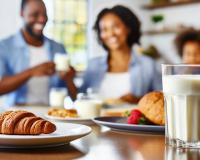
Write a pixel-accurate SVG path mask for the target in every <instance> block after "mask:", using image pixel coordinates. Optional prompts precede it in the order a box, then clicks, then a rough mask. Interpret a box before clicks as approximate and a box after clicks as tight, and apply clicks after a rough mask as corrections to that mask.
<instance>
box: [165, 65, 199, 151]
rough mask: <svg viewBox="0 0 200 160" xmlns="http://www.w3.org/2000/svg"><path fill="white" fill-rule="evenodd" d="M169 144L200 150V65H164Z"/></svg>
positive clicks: (167, 142) (167, 140) (167, 137)
mask: <svg viewBox="0 0 200 160" xmlns="http://www.w3.org/2000/svg"><path fill="white" fill-rule="evenodd" d="M162 82H163V92H164V97H165V113H166V115H165V116H166V131H165V135H166V144H168V145H171V146H174V147H179V148H200V65H162Z"/></svg>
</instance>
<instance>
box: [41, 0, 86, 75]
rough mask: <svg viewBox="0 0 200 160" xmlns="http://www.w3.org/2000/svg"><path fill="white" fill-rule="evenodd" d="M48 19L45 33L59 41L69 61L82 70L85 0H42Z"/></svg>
mask: <svg viewBox="0 0 200 160" xmlns="http://www.w3.org/2000/svg"><path fill="white" fill-rule="evenodd" d="M44 2H45V3H46V7H47V12H48V16H49V20H48V23H47V26H46V28H45V34H46V35H47V36H48V37H50V38H53V39H55V40H56V41H58V42H61V43H63V44H64V45H65V48H66V50H67V52H68V53H69V56H70V63H71V65H72V66H74V67H75V68H76V70H78V71H83V70H84V69H85V67H86V62H87V45H86V41H87V36H86V34H87V33H86V31H87V0H44Z"/></svg>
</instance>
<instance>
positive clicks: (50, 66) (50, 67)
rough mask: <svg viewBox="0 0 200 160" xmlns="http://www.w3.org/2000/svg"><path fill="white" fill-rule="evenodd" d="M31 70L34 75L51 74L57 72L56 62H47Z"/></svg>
mask: <svg viewBox="0 0 200 160" xmlns="http://www.w3.org/2000/svg"><path fill="white" fill-rule="evenodd" d="M29 72H30V74H31V76H32V77H40V76H51V75H53V74H54V73H55V64H54V63H53V62H45V63H42V64H40V65H37V66H35V67H33V68H31V69H29Z"/></svg>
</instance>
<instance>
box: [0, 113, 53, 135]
mask: <svg viewBox="0 0 200 160" xmlns="http://www.w3.org/2000/svg"><path fill="white" fill-rule="evenodd" d="M55 130H56V126H55V125H54V124H53V123H51V122H49V121H46V120H44V119H42V118H40V117H36V116H35V115H34V114H33V113H31V112H27V111H7V112H4V113H2V114H0V133H1V134H9V135H13V134H17V135H38V134H42V133H44V134H49V133H52V132H54V131H55Z"/></svg>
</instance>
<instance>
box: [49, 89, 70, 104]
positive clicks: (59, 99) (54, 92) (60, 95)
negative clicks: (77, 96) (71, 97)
mask: <svg viewBox="0 0 200 160" xmlns="http://www.w3.org/2000/svg"><path fill="white" fill-rule="evenodd" d="M66 96H67V89H66V88H51V90H50V93H49V105H50V106H51V107H62V108H63V107H64V100H65V97H66Z"/></svg>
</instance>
